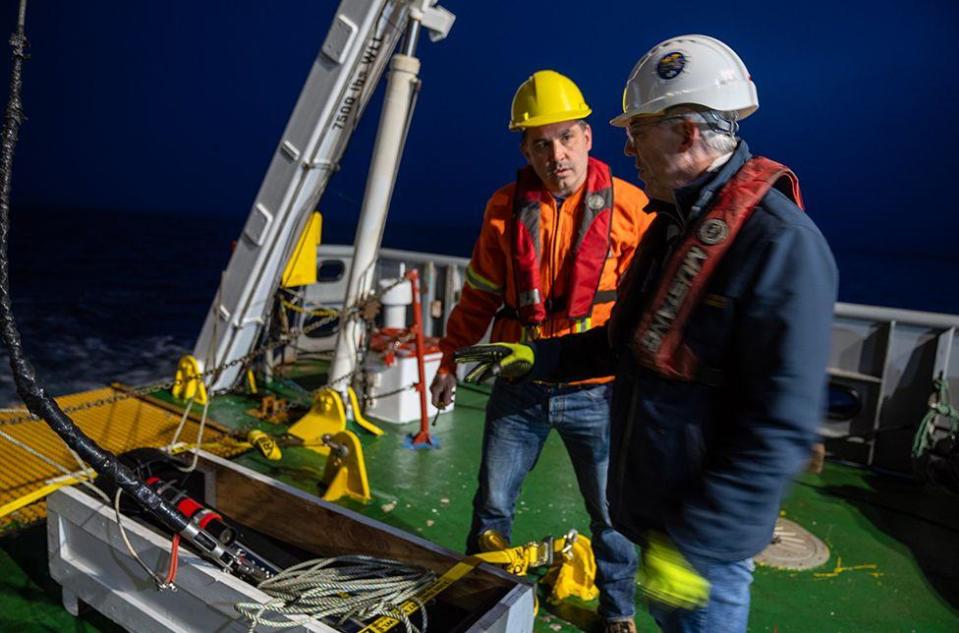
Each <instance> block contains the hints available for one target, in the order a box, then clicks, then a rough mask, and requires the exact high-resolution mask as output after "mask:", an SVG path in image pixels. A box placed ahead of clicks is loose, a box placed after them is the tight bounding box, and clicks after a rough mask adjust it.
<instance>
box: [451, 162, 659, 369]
mask: <svg viewBox="0 0 959 633" xmlns="http://www.w3.org/2000/svg"><path fill="white" fill-rule="evenodd" d="M585 188H586V187H585V184H584V185H583V186H582V187H580V188H579V190H578V191H576V192H575V193H573V194H572V195H570V196H569V197H567V198H566V199H565V200H563V202H562V204H561V205H559V206H558V207H557V203H556V200H555V199H554V198H553V197H552V196H546V198H545V199H544V201H543V202H542V203H541V205H540V221H539V226H540V235H539V239H540V240H541V242H540V244H541V253H542V255H541V257H540V290H541V291H542V293H543V295H544V297H548V298H550V299H552V300H553V301H554V302H555V303H556V304H560V305H561V304H562V303H563V301H562V300H563V299H564V298H565V297H566V291H567V288H566V285H567V284H568V282H569V278H570V274H569V273H570V268H571V266H572V264H573V260H574V254H573V243H574V240H575V239H576V231H577V228H578V227H579V226H580V223H581V219H582V215H583V204H582V198H583V192H584V191H585ZM515 190H516V183H515V182H514V183H510V184H509V185H506V186H505V187H503V188H501V189H500V190H498V191H497V192H496V193H494V194H493V197H492V198H490V200H489V202H488V203H487V204H486V213H485V214H484V216H483V226H482V228H481V229H480V235H479V239H477V241H476V245H475V246H474V247H473V256H472V258H471V259H470V263H469V266H468V267H467V270H466V282H465V283H464V284H463V291H462V294H461V295H460V300H459V303H458V304H457V305H456V307H455V308H454V309H453V311H452V313H450V318H449V320H448V321H447V323H446V336H445V337H444V338H443V340H442V341H440V349H442V351H443V360H442V362H441V365H440V371H448V372H454V371H455V368H456V364H455V362H454V361H453V352H454V351H456V350H457V349H459V348H461V347H466V346H469V345H474V344H475V343H477V342H478V341H479V340H480V339H482V338H483V335H484V334H485V333H486V329H487V327H489V324H490V321H493V319H494V317H496V319H495V322H494V323H493V331H492V333H491V334H490V341H492V342H500V341H502V342H507V343H515V342H517V341H520V340H525V339H526V338H528V337H529V332H528V331H526V332H524V328H523V326H522V324H521V323H520V322H519V320H517V319H516V318H514V317H511V316H508V315H505V314H504V313H505V312H508V311H509V310H504V311H503V312H502V313H500V315H499V316H498V317H497V313H498V312H500V309H501V308H503V307H504V305H505V306H512V307H516V306H517V305H519V301H518V297H517V290H516V283H515V281H516V275H515V271H514V269H513V267H514V265H515V262H514V258H513V256H512V245H511V238H510V227H511V226H512V223H513V194H514V192H515ZM647 204H648V200H647V198H646V195H645V194H644V193H643V192H642V191H641V190H640V189H639V188H637V187H635V186H633V185H631V184H629V183H628V182H625V181H623V180H620V179H619V178H613V214H612V223H611V226H610V235H609V253H608V255H607V259H606V263H605V265H604V266H603V272H602V276H601V277H600V282H599V288H598V291H599V292H602V291H615V290H616V287H617V286H618V285H619V282H620V280H621V279H622V278H623V276H624V275H625V274H626V271H627V270H628V269H629V264H630V262H631V261H632V258H633V253H634V251H635V250H636V246H637V244H639V240H640V239H641V238H642V236H643V233H644V232H645V231H646V228H647V227H648V226H649V224H650V222H652V220H653V216H652V214H647V213H646V212H644V211H643V208H644V207H645V206H646V205H647ZM607 294H608V293H607ZM612 308H613V302H612V301H609V302H606V303H596V304H595V305H594V306H593V311H592V315H591V318H590V320H589V324H590V326H591V327H595V326H599V325H602V324H603V323H605V322H606V321H607V320H608V319H609V314H610V312H611V311H612ZM581 327H582V325H581V324H580V322H574V321H571V320H569V319H567V318H566V313H565V310H558V311H556V312H555V313H552V314H550V315H549V316H548V317H547V320H546V322H545V323H543V324H542V326H541V327H539V328H537V330H538V331H537V333H536V336H538V337H540V338H551V337H555V336H563V335H564V334H571V333H574V332H577V331H582V330H581V329H580V328H581ZM589 382H595V381H589Z"/></svg>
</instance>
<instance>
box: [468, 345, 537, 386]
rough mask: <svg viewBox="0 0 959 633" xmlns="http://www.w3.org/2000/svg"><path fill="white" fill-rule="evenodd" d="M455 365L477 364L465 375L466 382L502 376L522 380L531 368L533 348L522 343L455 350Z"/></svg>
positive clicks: (474, 346) (480, 381)
mask: <svg viewBox="0 0 959 633" xmlns="http://www.w3.org/2000/svg"><path fill="white" fill-rule="evenodd" d="M453 358H454V359H455V360H456V362H457V363H479V364H478V365H476V367H474V368H473V370H472V371H470V373H468V374H466V382H472V383H483V382H487V381H488V380H490V379H492V378H495V377H496V376H503V377H504V378H522V377H523V376H525V375H526V374H528V373H529V372H530V370H531V369H532V368H533V348H532V347H530V346H529V345H523V344H522V343H491V344H489V345H472V346H470V347H464V348H463V349H458V350H456V353H455V354H453Z"/></svg>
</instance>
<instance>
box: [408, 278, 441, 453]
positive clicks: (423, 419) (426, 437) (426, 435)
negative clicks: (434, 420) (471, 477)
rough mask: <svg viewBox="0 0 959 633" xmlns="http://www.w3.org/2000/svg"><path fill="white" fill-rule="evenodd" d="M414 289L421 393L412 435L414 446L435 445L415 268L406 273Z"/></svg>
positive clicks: (414, 319) (415, 331)
mask: <svg viewBox="0 0 959 633" xmlns="http://www.w3.org/2000/svg"><path fill="white" fill-rule="evenodd" d="M406 278H407V279H409V280H410V285H411V286H412V291H413V327H412V328H411V330H412V331H413V334H414V335H415V337H416V371H417V375H418V376H419V378H418V382H417V383H416V390H417V391H418V392H419V394H420V431H419V433H417V434H416V435H413V436H411V438H410V441H411V443H412V448H425V447H433V446H435V444H434V443H433V439H432V438H431V437H430V416H429V409H427V407H426V360H425V356H426V344H425V343H424V341H423V309H422V306H421V305H420V274H419V271H418V270H416V269H415V268H414V269H413V270H411V271H409V272H408V273H406Z"/></svg>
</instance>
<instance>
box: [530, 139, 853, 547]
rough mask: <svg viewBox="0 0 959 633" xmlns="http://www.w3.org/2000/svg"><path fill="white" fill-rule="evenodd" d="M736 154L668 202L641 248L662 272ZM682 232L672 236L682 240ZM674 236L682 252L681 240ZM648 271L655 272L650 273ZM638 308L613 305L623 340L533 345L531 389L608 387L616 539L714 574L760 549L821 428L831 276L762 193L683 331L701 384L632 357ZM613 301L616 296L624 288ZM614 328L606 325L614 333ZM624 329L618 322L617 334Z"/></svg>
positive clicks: (796, 215) (827, 257) (803, 229)
mask: <svg viewBox="0 0 959 633" xmlns="http://www.w3.org/2000/svg"><path fill="white" fill-rule="evenodd" d="M749 157H750V154H749V150H748V148H747V147H746V144H745V143H744V142H741V143H740V144H739V147H738V148H737V149H736V151H735V153H734V154H733V156H732V157H731V158H730V160H729V161H728V162H727V163H726V164H725V165H723V166H722V167H721V168H720V169H719V170H718V171H717V172H715V173H710V174H707V175H706V176H704V177H703V178H701V179H700V181H698V182H696V183H693V184H692V185H690V186H688V187H685V188H684V189H681V190H678V191H677V192H676V199H677V202H678V204H679V207H678V208H677V207H672V206H669V207H665V206H664V207H662V208H660V209H659V210H658V213H657V218H656V220H655V221H654V223H653V225H652V226H651V227H650V229H649V231H648V232H647V234H646V237H645V238H644V239H643V242H642V243H641V244H640V246H639V252H640V256H637V258H636V260H635V261H634V264H635V263H636V262H638V261H639V260H640V259H642V256H641V254H642V252H643V251H644V250H646V251H647V252H648V253H649V254H651V255H652V257H653V261H656V260H657V259H658V260H659V261H660V265H659V266H658V271H659V272H661V269H662V265H661V264H662V261H663V260H664V259H665V258H666V257H667V256H668V254H669V253H670V252H671V249H672V248H675V246H676V245H677V244H678V243H679V242H681V241H682V237H683V236H685V235H686V234H688V232H689V231H690V230H695V225H696V220H697V218H698V216H701V214H702V213H703V212H705V211H706V210H708V208H709V201H710V200H713V199H715V198H714V194H715V193H717V192H718V191H719V189H720V188H721V187H722V186H723V185H724V184H726V182H727V181H728V180H729V179H730V178H731V177H732V176H733V175H734V174H735V173H736V172H737V171H738V170H739V169H740V167H742V165H743V164H744V163H745V162H746V161H747V160H748V159H749ZM677 229H678V230H677ZM677 235H678V239H677ZM653 270H654V271H656V270H657V267H655V266H654V268H653ZM659 272H654V273H653V274H652V275H650V276H649V277H648V279H647V282H646V285H645V287H644V289H643V290H642V291H641V292H634V293H633V294H641V295H642V296H623V294H622V292H621V294H620V297H619V300H618V303H617V306H616V310H617V311H620V310H623V311H624V312H623V314H625V315H628V318H627V319H626V320H627V321H629V323H627V324H626V325H627V326H628V327H620V326H619V325H617V326H616V330H614V331H613V334H612V335H611V333H610V326H609V324H607V325H606V326H604V327H601V328H596V329H593V330H590V331H588V332H585V333H582V334H576V335H572V336H566V337H562V338H557V339H548V340H542V341H537V342H536V343H535V355H536V362H535V365H534V367H533V370H532V373H531V375H530V377H529V378H530V379H539V380H551V381H564V382H565V381H571V380H577V379H582V378H587V377H591V376H603V375H609V374H615V376H616V381H615V383H614V391H613V402H612V410H611V419H612V427H611V436H610V470H609V484H608V488H607V497H608V499H609V502H610V514H611V517H612V520H613V525H614V527H615V528H616V529H617V530H619V531H620V532H622V533H623V534H625V535H626V536H627V537H629V538H630V539H632V540H633V541H641V540H642V538H643V533H644V532H645V531H646V530H648V529H651V528H652V529H660V530H666V532H667V533H668V534H669V536H670V537H671V538H672V539H673V541H674V542H675V543H676V544H677V545H678V546H679V548H680V549H681V550H682V551H688V552H691V553H695V554H698V555H700V556H705V557H708V558H713V559H716V560H720V561H736V560H742V559H745V558H749V557H751V556H754V555H755V554H757V553H758V552H760V551H761V550H762V549H763V548H765V547H766V545H768V544H769V542H770V538H771V536H772V530H773V525H774V523H775V521H776V517H777V516H778V514H779V507H780V503H781V501H782V496H783V492H784V489H785V488H786V486H787V485H788V483H789V481H790V479H791V478H792V477H793V476H794V475H795V474H796V473H797V472H799V471H800V470H801V469H802V467H803V466H804V464H805V463H806V461H807V460H808V458H809V455H810V448H811V446H812V444H813V443H814V441H815V440H816V432H817V428H818V426H819V423H820V421H821V417H822V411H823V400H824V395H825V384H826V374H825V367H826V359H827V355H828V350H829V337H830V327H831V323H832V315H833V303H834V302H835V299H836V286H837V281H838V274H837V270H836V265H835V261H834V260H833V256H832V253H831V252H830V250H829V246H828V245H827V244H826V240H825V239H824V238H823V236H822V234H821V233H820V232H819V229H817V228H816V226H815V224H813V222H812V220H810V219H809V217H808V216H807V215H806V214H805V213H803V212H802V210H801V209H799V207H797V206H796V205H795V204H794V203H793V202H792V201H791V200H790V199H789V198H788V197H786V196H785V195H783V194H782V193H780V192H779V191H778V190H776V189H771V190H770V191H769V193H767V194H766V196H765V197H764V198H763V199H762V201H761V202H760V204H759V205H758V206H757V207H756V210H755V211H754V212H753V214H752V216H751V217H750V218H749V219H748V220H747V221H746V223H745V224H744V225H743V227H742V229H741V230H740V232H739V235H738V236H737V237H736V241H735V242H734V243H733V244H732V246H731V247H730V249H729V250H728V251H727V253H726V255H725V257H724V259H723V260H722V262H721V263H720V264H719V266H718V267H717V269H716V271H715V272H714V273H713V276H712V277H711V278H710V281H709V283H708V286H707V288H706V289H705V290H706V292H705V294H704V295H703V297H704V298H703V300H702V301H700V304H699V305H698V306H697V307H696V308H695V309H694V310H693V313H692V315H691V317H690V319H689V321H687V324H686V331H685V340H686V342H687V344H689V345H690V346H691V347H692V349H693V351H694V352H695V353H696V355H697V357H698V358H699V360H700V362H701V363H702V364H704V365H705V366H708V367H710V368H712V369H713V372H711V377H710V379H709V380H705V381H696V382H685V381H678V380H670V379H666V378H663V377H661V376H659V375H658V374H655V373H653V372H652V371H650V370H648V369H645V368H643V367H640V366H638V365H637V363H636V361H635V359H634V357H633V354H632V352H631V351H630V350H629V348H628V347H627V344H628V342H629V341H630V340H631V338H630V337H631V336H632V334H633V332H634V330H635V326H636V320H637V319H638V316H639V312H640V311H639V310H637V309H630V308H629V307H628V306H631V305H632V306H636V305H637V304H638V305H639V306H640V307H641V306H642V302H643V301H645V300H647V299H648V298H649V297H651V296H652V295H653V294H655V289H656V287H657V285H658V283H659V282H660V281H661V280H660V279H659V277H658V276H657V275H658V274H659ZM620 290H621V291H622V290H624V288H621V289H620ZM615 318H616V317H615V316H614V320H615ZM622 322H623V319H620V323H622Z"/></svg>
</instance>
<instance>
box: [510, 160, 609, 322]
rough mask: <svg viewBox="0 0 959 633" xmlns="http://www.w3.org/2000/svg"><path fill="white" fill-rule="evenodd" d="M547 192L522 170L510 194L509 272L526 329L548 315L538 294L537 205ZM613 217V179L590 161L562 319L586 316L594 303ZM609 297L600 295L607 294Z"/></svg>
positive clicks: (599, 163)
mask: <svg viewBox="0 0 959 633" xmlns="http://www.w3.org/2000/svg"><path fill="white" fill-rule="evenodd" d="M548 195H549V193H548V192H547V191H546V188H545V187H543V183H542V182H541V181H540V179H539V177H538V176H537V175H536V172H535V171H533V168H532V167H530V166H529V165H527V166H526V167H524V168H523V169H521V170H520V171H519V174H518V175H517V177H516V192H515V194H514V195H513V231H512V245H513V268H514V270H515V274H516V293H517V300H518V305H517V306H514V310H515V313H516V314H517V315H518V317H519V320H520V322H521V323H522V324H523V325H525V326H536V325H539V324H541V323H543V322H544V321H545V320H546V318H547V317H548V316H549V313H550V310H548V309H547V306H546V303H545V301H544V298H543V293H542V292H541V290H540V278H539V277H540V256H541V247H542V240H541V239H540V237H541V236H540V230H539V216H540V205H541V203H542V202H543V200H545V199H546V196H548ZM612 216H613V177H612V174H611V173H610V170H609V166H608V165H607V164H606V163H604V162H602V161H599V160H596V159H595V158H590V159H589V163H588V164H587V167H586V191H585V192H584V193H583V218H582V221H581V222H580V225H579V229H578V230H577V232H576V243H575V244H573V256H574V257H575V260H574V261H573V266H572V270H571V272H570V280H569V284H567V288H568V290H567V297H566V316H567V318H569V319H571V320H576V319H584V318H587V317H589V316H590V314H591V312H592V309H593V303H594V300H595V299H596V298H597V291H598V289H599V282H600V277H601V276H602V274H603V266H604V265H605V263H606V256H607V253H608V252H609V232H610V226H611V225H612ZM607 294H609V293H603V295H604V296H605V295H607Z"/></svg>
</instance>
